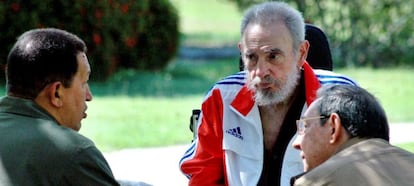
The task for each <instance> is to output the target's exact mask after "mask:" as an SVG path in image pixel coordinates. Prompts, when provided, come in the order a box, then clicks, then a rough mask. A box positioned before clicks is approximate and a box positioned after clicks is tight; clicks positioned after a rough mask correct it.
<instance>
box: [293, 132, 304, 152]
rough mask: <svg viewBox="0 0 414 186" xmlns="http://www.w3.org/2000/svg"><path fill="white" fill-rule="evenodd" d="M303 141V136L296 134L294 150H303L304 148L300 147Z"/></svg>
mask: <svg viewBox="0 0 414 186" xmlns="http://www.w3.org/2000/svg"><path fill="white" fill-rule="evenodd" d="M302 139H303V136H302V135H299V134H296V137H295V140H294V141H293V143H292V146H293V148H295V149H297V150H302V147H301V146H300V144H301V143H302Z"/></svg>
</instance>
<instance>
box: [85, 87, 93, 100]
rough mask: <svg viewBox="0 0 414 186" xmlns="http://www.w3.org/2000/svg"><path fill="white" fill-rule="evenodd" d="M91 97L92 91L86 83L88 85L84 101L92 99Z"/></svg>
mask: <svg viewBox="0 0 414 186" xmlns="http://www.w3.org/2000/svg"><path fill="white" fill-rule="evenodd" d="M92 98H93V96H92V92H91V89H90V88H89V85H88V87H87V88H86V101H92Z"/></svg>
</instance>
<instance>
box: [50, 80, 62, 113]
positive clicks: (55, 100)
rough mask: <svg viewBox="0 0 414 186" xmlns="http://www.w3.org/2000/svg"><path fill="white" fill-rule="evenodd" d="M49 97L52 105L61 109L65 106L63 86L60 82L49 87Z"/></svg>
mask: <svg viewBox="0 0 414 186" xmlns="http://www.w3.org/2000/svg"><path fill="white" fill-rule="evenodd" d="M47 88H48V90H47V91H48V92H49V93H48V96H49V100H50V103H51V104H52V105H53V106H55V107H61V106H62V105H63V102H62V99H61V96H62V94H63V85H62V83H61V82H60V81H57V82H54V83H52V84H50V85H49V87H47Z"/></svg>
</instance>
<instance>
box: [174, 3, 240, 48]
mask: <svg viewBox="0 0 414 186" xmlns="http://www.w3.org/2000/svg"><path fill="white" fill-rule="evenodd" d="M170 2H171V3H172V4H173V5H174V6H175V7H176V8H177V10H178V14H179V16H180V18H181V21H180V30H181V32H182V33H183V36H184V37H183V41H182V42H183V44H186V45H203V46H206V45H211V46H216V45H220V46H221V45H223V44H226V45H232V46H235V44H236V43H237V41H238V40H239V27H240V25H239V24H240V21H241V17H242V12H240V11H239V10H238V9H237V6H236V4H235V3H232V2H230V1H228V0H203V1H189V0H170Z"/></svg>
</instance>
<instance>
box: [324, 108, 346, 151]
mask: <svg viewBox="0 0 414 186" xmlns="http://www.w3.org/2000/svg"><path fill="white" fill-rule="evenodd" d="M327 124H328V125H330V128H331V138H330V140H329V143H331V144H334V143H341V142H342V141H343V140H345V138H346V131H345V129H344V128H343V127H342V123H341V118H340V117H339V115H338V114H337V113H332V114H331V115H330V117H329V119H328V122H327Z"/></svg>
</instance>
